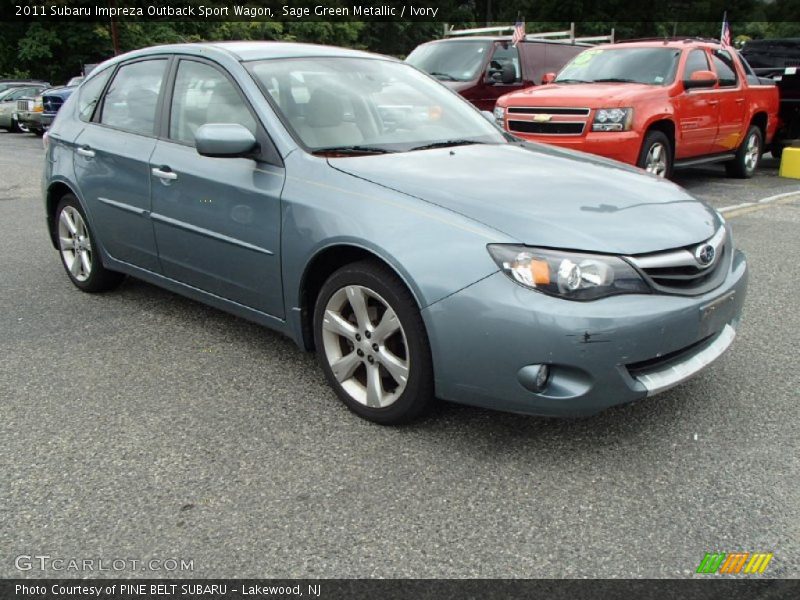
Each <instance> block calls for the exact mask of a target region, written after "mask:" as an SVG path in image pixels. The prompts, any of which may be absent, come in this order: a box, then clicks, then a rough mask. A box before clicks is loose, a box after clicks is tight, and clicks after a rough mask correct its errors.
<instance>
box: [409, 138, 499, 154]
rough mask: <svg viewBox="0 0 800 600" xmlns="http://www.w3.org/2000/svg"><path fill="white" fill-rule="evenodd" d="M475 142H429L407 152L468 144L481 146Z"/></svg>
mask: <svg viewBox="0 0 800 600" xmlns="http://www.w3.org/2000/svg"><path fill="white" fill-rule="evenodd" d="M483 143H484V142H478V141H475V140H444V141H442V142H431V143H430V144H423V145H422V146H415V147H413V148H411V149H410V150H409V152H413V151H414V150H431V149H432V148H448V147H450V146H468V145H469V144H483Z"/></svg>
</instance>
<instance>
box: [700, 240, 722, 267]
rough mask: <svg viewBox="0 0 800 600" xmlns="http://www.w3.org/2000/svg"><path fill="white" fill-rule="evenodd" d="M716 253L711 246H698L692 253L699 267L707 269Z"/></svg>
mask: <svg viewBox="0 0 800 600" xmlns="http://www.w3.org/2000/svg"><path fill="white" fill-rule="evenodd" d="M716 255H717V251H716V250H715V249H714V246H712V245H711V244H700V245H699V246H698V247H697V248H696V249H695V251H694V257H695V259H696V260H697V263H698V264H699V265H700V266H701V267H708V266H709V265H711V263H713V262H714V258H715V257H716Z"/></svg>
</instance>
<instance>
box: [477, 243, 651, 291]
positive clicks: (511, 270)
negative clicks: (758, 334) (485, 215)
mask: <svg viewBox="0 0 800 600" xmlns="http://www.w3.org/2000/svg"><path fill="white" fill-rule="evenodd" d="M487 248H488V250H489V254H491V255H492V258H493V259H494V261H495V262H496V263H497V265H498V266H499V267H500V268H501V269H502V270H503V272H504V273H505V274H506V275H508V276H509V277H510V278H511V279H513V280H514V281H516V282H517V283H519V284H520V285H523V286H525V287H528V288H532V289H535V290H538V291H540V292H544V293H545V294H549V295H551V296H558V297H560V298H566V299H568V300H595V299H597V298H603V297H605V296H614V295H616V294H649V293H651V292H652V290H651V289H650V287H649V286H648V285H647V283H645V281H644V280H643V279H642V277H641V276H640V275H639V273H638V272H637V271H636V269H634V268H633V267H632V266H631V265H630V264H629V263H627V262H625V261H624V260H623V259H621V258H619V257H617V256H603V255H599V254H583V253H578V252H565V251H562V250H544V249H540V248H528V247H526V246H510V245H505V244H490V245H489V246H488V247H487Z"/></svg>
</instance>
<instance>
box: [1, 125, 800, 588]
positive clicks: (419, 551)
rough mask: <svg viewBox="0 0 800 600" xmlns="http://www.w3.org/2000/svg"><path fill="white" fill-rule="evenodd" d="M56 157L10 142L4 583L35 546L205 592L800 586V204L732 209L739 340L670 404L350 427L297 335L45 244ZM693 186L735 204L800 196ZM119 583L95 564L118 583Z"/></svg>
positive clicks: (769, 170)
mask: <svg viewBox="0 0 800 600" xmlns="http://www.w3.org/2000/svg"><path fill="white" fill-rule="evenodd" d="M42 160H43V150H42V147H41V141H40V140H39V139H37V138H35V137H33V136H26V135H12V134H0V211H2V218H0V253H1V254H2V257H3V259H2V262H3V267H2V279H3V284H2V286H0V331H1V332H2V334H1V335H0V398H2V400H0V465H2V467H1V468H0V547H2V548H3V552H2V555H0V577H19V576H31V577H41V576H43V575H48V576H58V575H65V576H92V575H93V573H86V572H84V573H75V572H64V571H61V572H58V571H46V572H45V573H42V572H41V571H39V570H38V569H33V570H31V571H24V572H20V571H18V570H17V569H15V566H14V560H15V557H17V556H18V555H49V556H51V557H53V558H65V559H69V558H79V559H83V558H95V559H97V558H102V559H104V560H106V561H111V560H113V559H120V558H121V559H131V558H132V559H139V560H145V559H149V558H156V559H162V560H163V559H169V558H179V559H180V558H182V559H185V560H191V561H193V566H194V570H193V571H192V572H191V573H186V572H185V573H177V572H175V571H165V570H162V571H156V572H146V573H145V572H131V571H122V572H116V573H115V572H111V573H108V572H106V573H103V575H105V576H109V575H110V576H115V575H116V576H126V577H131V576H142V575H147V576H155V577H161V576H175V575H184V576H187V575H190V574H191V575H195V576H199V577H258V578H265V577H375V576H378V577H683V576H692V575H693V573H694V570H695V569H696V567H697V565H698V564H699V562H700V560H701V559H702V558H703V555H704V553H705V552H707V551H766V552H774V553H775V558H774V559H773V561H772V563H771V564H770V566H769V569H768V571H767V573H766V576H772V577H800V509H799V507H800V488H799V487H798V483H797V482H798V478H799V477H800V458H798V457H799V456H800V454H799V453H798V450H799V449H800V448H798V446H799V444H798V434H797V432H798V423H799V422H800V393H799V391H800V373H799V372H798V349H797V346H798V341H800V338H798V334H797V332H798V330H800V318H799V317H798V298H799V297H800V294H798V292H799V291H800V290H799V286H798V279H797V275H798V266H797V265H798V264H800V242H798V227H799V226H800V200H799V199H798V198H800V195H799V196H798V197H796V198H794V199H792V198H788V199H786V201H783V202H776V203H773V204H771V205H769V207H767V208H764V209H763V210H759V211H757V212H751V213H748V214H744V215H741V216H736V217H732V222H733V227H734V232H735V235H736V241H737V244H738V246H740V247H741V248H743V249H744V250H745V252H746V253H747V254H748V257H749V260H750V266H751V283H750V290H749V295H748V301H747V306H746V310H745V319H744V322H743V324H742V327H741V329H740V332H739V337H738V339H737V341H736V343H735V345H734V348H733V349H732V351H731V352H729V353H728V354H727V355H726V356H725V357H723V358H722V359H721V360H720V361H719V362H718V363H716V364H715V365H714V366H713V367H712V368H710V369H709V370H708V371H707V372H706V373H705V374H704V375H703V376H701V377H699V378H696V379H694V380H692V381H690V382H688V383H687V384H685V385H683V386H682V387H679V388H677V389H675V390H672V391H671V392H668V393H666V394H664V395H661V396H659V397H657V398H655V399H652V400H649V401H645V402H640V403H637V404H634V405H629V406H625V407H620V408H616V409H613V410H610V411H608V412H606V413H603V414H601V415H599V416H597V417H594V418H591V419H586V420H576V421H559V420H547V419H538V418H527V417H520V416H515V415H507V414H500V413H494V412H491V411H485V410H477V409H473V408H466V407H460V406H456V405H450V404H444V403H441V404H440V405H439V406H438V407H437V408H436V410H435V411H434V412H433V414H432V415H431V416H430V417H429V418H427V419H426V420H424V421H422V422H420V423H418V424H415V425H413V426H410V427H405V428H400V429H390V428H383V427H379V426H376V425H371V424H368V423H366V422H364V421H362V420H360V419H358V418H357V417H355V416H354V415H352V414H350V413H349V412H348V411H347V410H346V409H345V408H344V407H343V405H341V404H340V403H339V402H338V401H337V400H336V399H335V397H334V395H333V393H332V392H331V391H330V390H329V388H328V387H327V386H326V384H325V382H324V379H323V376H322V373H321V371H320V370H319V369H318V368H317V366H316V363H315V360H314V358H313V357H312V356H311V355H307V354H303V353H301V352H300V351H299V350H297V349H296V347H295V346H294V345H293V344H292V342H290V341H289V340H288V339H285V338H283V337H280V336H279V335H276V334H274V333H272V332H270V331H268V330H266V329H262V328H259V327H257V326H254V325H252V324H250V323H247V322H245V321H242V320H239V319H237V318H234V317H231V316H228V315H226V314H224V313H222V312H219V311H216V310H213V309H211V308H207V307H204V306H203V305H200V304H197V303H195V302H192V301H189V300H186V299H183V298H181V297H179V296H176V295H173V294H171V293H168V292H165V291H162V290H160V289H158V288H155V287H153V286H150V285H147V284H144V283H141V282H138V281H135V280H130V279H129V280H128V281H127V282H126V283H125V284H123V286H122V287H121V288H120V289H119V290H117V291H115V292H113V293H110V294H106V295H86V294H82V293H80V292H79V291H77V290H76V289H75V288H74V287H73V286H72V285H71V284H70V283H69V281H68V279H67V277H66V276H65V274H64V273H63V272H62V267H61V264H60V262H59V260H58V257H57V254H56V252H55V251H54V250H53V248H52V247H51V246H50V244H49V241H48V239H47V236H46V232H45V228H44V215H43V209H42V202H41V198H40V191H39V180H40V173H41V163H42ZM721 172H722V170H721V169H719V168H711V169H702V170H699V169H698V170H692V171H684V172H681V173H680V174H679V175H678V178H677V179H678V181H679V182H680V183H681V184H682V185H685V186H686V187H688V188H690V189H691V190H693V191H694V192H695V193H696V194H697V195H698V196H700V197H702V198H704V199H707V200H709V201H710V202H711V203H712V204H714V205H715V206H725V205H734V204H739V203H742V202H746V201H753V200H757V199H759V198H763V197H766V196H770V195H775V194H779V193H785V192H788V191H793V190H797V191H798V192H800V182H798V181H793V180H789V179H779V178H778V177H776V164H775V161H771V162H770V161H767V164H766V166H765V168H763V169H762V170H761V172H760V173H759V175H758V176H757V177H756V178H754V179H753V180H751V181H748V182H743V181H734V180H728V179H725V178H724V177H723V176H722V175H721ZM99 574H100V573H94V575H99Z"/></svg>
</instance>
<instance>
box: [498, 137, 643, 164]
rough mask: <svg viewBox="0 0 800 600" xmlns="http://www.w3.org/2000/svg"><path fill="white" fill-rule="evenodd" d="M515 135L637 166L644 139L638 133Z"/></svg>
mask: <svg viewBox="0 0 800 600" xmlns="http://www.w3.org/2000/svg"><path fill="white" fill-rule="evenodd" d="M510 133H512V134H513V135H515V136H517V137H520V138H522V139H524V140H528V141H531V142H539V143H541V144H551V145H553V146H559V147H561V148H568V149H569V150H579V151H581V152H588V153H589V154H596V155H597V156H604V157H606V158H610V159H612V160H617V161H619V162H624V163H628V164H629V165H636V163H637V162H638V160H639V152H640V151H641V148H642V137H641V135H640V134H639V133H638V132H636V131H620V132H615V131H603V132H592V131H590V132H588V133H586V134H584V135H574V136H572V135H529V134H525V133H519V132H517V131H512V132H510Z"/></svg>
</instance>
